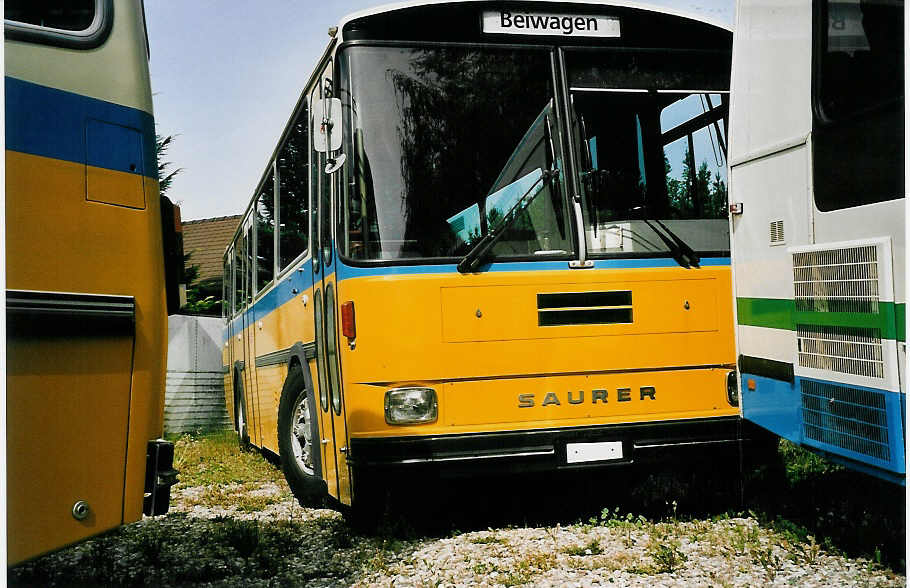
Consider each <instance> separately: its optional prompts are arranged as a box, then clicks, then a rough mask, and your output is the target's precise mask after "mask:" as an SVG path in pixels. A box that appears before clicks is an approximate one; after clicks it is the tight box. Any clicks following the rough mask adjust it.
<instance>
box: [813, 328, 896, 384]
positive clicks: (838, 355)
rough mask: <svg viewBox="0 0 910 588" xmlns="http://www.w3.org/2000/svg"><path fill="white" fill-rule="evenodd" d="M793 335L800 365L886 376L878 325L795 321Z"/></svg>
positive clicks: (876, 376) (872, 375)
mask: <svg viewBox="0 0 910 588" xmlns="http://www.w3.org/2000/svg"><path fill="white" fill-rule="evenodd" d="M796 338H797V339H796V344H797V349H798V351H799V365H800V366H802V367H807V368H814V369H818V370H831V371H835V372H840V373H842V374H853V375H856V376H867V377H870V378H884V377H885V362H884V357H883V355H882V338H881V331H880V330H879V329H867V328H858V327H821V326H816V325H796Z"/></svg>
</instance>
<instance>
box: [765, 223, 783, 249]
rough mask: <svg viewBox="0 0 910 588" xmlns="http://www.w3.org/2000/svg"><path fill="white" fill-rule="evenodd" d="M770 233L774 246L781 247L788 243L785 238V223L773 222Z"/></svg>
mask: <svg viewBox="0 0 910 588" xmlns="http://www.w3.org/2000/svg"><path fill="white" fill-rule="evenodd" d="M769 231H770V233H771V244H772V245H781V244H783V243H784V242H785V241H786V239H785V237H784V221H782V220H776V221H773V222H772V223H771V225H770V228H769Z"/></svg>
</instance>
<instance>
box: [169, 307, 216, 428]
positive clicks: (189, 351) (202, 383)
mask: <svg viewBox="0 0 910 588" xmlns="http://www.w3.org/2000/svg"><path fill="white" fill-rule="evenodd" d="M167 323H168V345H167V385H166V387H165V393H164V432H165V433H185V432H190V431H213V430H222V429H229V428H230V427H231V423H230V419H229V418H228V414H227V409H226V408H225V406H224V374H223V373H222V371H221V330H222V322H221V319H219V318H213V317H203V316H184V315H172V316H169V317H168V320H167Z"/></svg>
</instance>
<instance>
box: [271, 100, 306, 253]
mask: <svg viewBox="0 0 910 588" xmlns="http://www.w3.org/2000/svg"><path fill="white" fill-rule="evenodd" d="M308 119H309V114H308V109H307V102H306V100H304V101H303V103H302V105H301V107H300V110H299V111H298V112H297V116H296V117H295V119H294V123H293V125H292V126H291V130H290V132H289V133H288V136H287V139H286V140H285V143H284V145H283V146H282V147H281V150H280V151H279V153H278V223H279V225H278V268H279V271H280V270H283V269H284V268H286V267H288V266H289V265H290V264H291V262H293V261H294V260H295V259H297V258H298V257H299V256H300V255H301V254H302V253H304V252H305V251H306V250H307V246H308V242H307V241H308V239H307V231H308V228H309V227H308V223H309V219H310V204H309V173H310V169H309V167H310V166H309V129H308V124H309V120H308Z"/></svg>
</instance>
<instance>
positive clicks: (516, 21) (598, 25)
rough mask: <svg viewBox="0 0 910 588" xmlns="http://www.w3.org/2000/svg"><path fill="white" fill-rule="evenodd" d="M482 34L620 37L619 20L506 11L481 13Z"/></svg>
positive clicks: (605, 17) (576, 15)
mask: <svg viewBox="0 0 910 588" xmlns="http://www.w3.org/2000/svg"><path fill="white" fill-rule="evenodd" d="M483 32H485V33H501V34H507V35H559V36H562V37H614V38H615V37H619V36H620V34H619V19H618V18H614V17H609V16H592V15H584V14H545V13H542V12H522V11H507V10H487V11H484V13H483Z"/></svg>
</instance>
